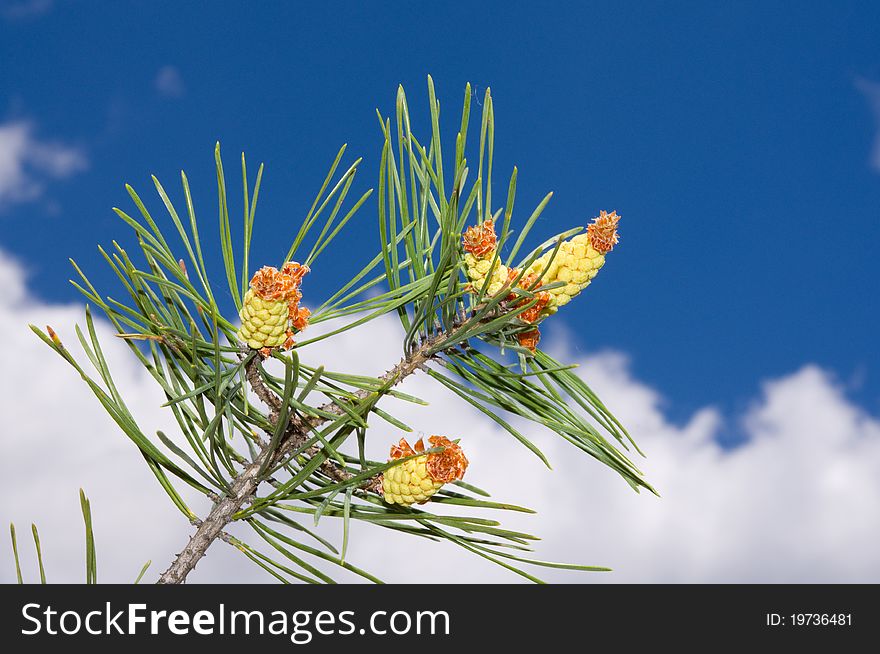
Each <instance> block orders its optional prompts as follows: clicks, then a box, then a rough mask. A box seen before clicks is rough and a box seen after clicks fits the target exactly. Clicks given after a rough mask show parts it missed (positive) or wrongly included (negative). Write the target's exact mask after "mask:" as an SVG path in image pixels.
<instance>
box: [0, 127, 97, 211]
mask: <svg viewBox="0 0 880 654" xmlns="http://www.w3.org/2000/svg"><path fill="white" fill-rule="evenodd" d="M87 166H88V161H87V159H86V156H85V154H84V153H83V152H82V150H80V149H79V148H75V147H71V146H69V145H64V144H62V143H57V142H54V141H44V140H41V139H40V138H38V137H37V136H36V134H35V128H34V125H33V124H32V123H30V122H28V121H23V120H19V121H11V122H7V123H3V124H0V209H2V208H3V207H4V206H7V205H10V204H13V203H18V202H28V201H31V200H35V199H38V198H40V197H41V196H42V195H43V193H44V191H45V187H46V182H47V181H48V180H50V179H64V178H67V177H70V176H71V175H74V174H76V173H78V172H80V171H82V170H85V169H86V167H87Z"/></svg>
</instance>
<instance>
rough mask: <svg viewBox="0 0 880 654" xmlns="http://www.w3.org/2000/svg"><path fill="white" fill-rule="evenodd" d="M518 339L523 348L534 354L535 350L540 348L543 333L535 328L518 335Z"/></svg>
mask: <svg viewBox="0 0 880 654" xmlns="http://www.w3.org/2000/svg"><path fill="white" fill-rule="evenodd" d="M516 338H517V340H518V341H519V344H520V345H521V346H523V347H524V348H526V349H527V350H529V351H530V352H534V351H535V348H537V347H538V342H539V341H540V340H541V332H540V331H538V329H537V328H535V329H531V330H529V331H527V332H520V333H519V334H517V335H516Z"/></svg>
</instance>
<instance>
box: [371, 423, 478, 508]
mask: <svg viewBox="0 0 880 654" xmlns="http://www.w3.org/2000/svg"><path fill="white" fill-rule="evenodd" d="M428 443H430V445H431V448H432V449H433V448H439V447H442V448H443V450H442V451H441V452H431V453H429V454H422V455H421V456H417V455H419V454H420V453H422V452H424V451H425V444H424V442H423V441H422V439H421V438H420V439H419V440H418V441H417V442H416V444H415V448H413V447H411V446H410V444H409V443H408V442H407V441H406V439H405V438H401V439H400V442H399V443H398V444H397V445H392V446H391V458H390V459H389V461H394V460H396V459H404V458H406V457H413V458H409V459H407V460H406V461H403V462H401V463H399V464H397V465H393V466H391V467H390V468H388V469H387V470H386V471H385V472H384V473H383V475H382V495H383V496H384V497H385V501H386V502H388V503H389V504H400V505H403V506H409V505H410V504H414V503H416V502H418V503H420V504H421V503H423V502H427V501H428V499H429V498H430V497H431V496H432V495H434V494H435V493H436V492H437V491H438V490H440V488H442V487H443V484H447V483H449V482H453V481H458V480H459V479H461V478H462V477H463V476H464V473H465V470H467V467H468V460H467V457H465V455H464V452H463V451H462V449H461V447H459V445H458V444H457V443H453V442H452V441H451V440H449V439H448V438H446V437H445V436H431V437H430V438H429V439H428Z"/></svg>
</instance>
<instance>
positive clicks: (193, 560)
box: [158, 306, 505, 584]
mask: <svg viewBox="0 0 880 654" xmlns="http://www.w3.org/2000/svg"><path fill="white" fill-rule="evenodd" d="M504 310H505V307H503V306H502V307H501V312H503V311H504ZM494 313H495V312H493V314H494ZM493 317H494V315H493ZM486 319H487V318H482V320H486ZM469 327H470V323H469V322H467V321H462V320H457V321H456V322H455V324H454V326H453V329H451V330H447V331H442V332H439V333H438V334H436V335H435V336H433V337H431V338H429V339H426V340H425V341H423V342H422V343H421V345H419V347H417V348H416V349H414V350H412V351H411V352H410V353H409V354H408V355H407V356H405V357H403V358H402V359H401V360H400V362H399V363H398V364H397V365H395V366H394V367H393V368H391V369H390V370H389V371H388V372H386V373H385V374H384V375H382V376H381V377H379V378H378V380H379V381H380V382H381V383H382V386H381V388H380V389H379V390H376V391H366V390H362V391H359V392H358V393H356V394H355V396H356V398H357V399H358V400H361V401H363V400H366V399H368V398H369V397H370V396H375V399H374V401H373V402H372V403H371V406H372V405H374V404H375V402H376V401H378V400H379V399H380V398H381V397H382V396H383V395H385V394H386V393H387V392H388V391H389V390H391V388H392V387H394V386H396V385H397V384H399V383H400V382H402V381H403V380H404V379H406V378H407V377H409V376H410V375H411V374H413V373H414V372H416V371H417V370H420V369H423V368H424V367H425V365H426V364H427V363H428V362H429V361H430V360H431V359H432V358H434V357H435V356H436V355H437V354H438V353H439V352H442V351H443V350H445V349H446V348H449V347H451V346H454V345H456V344H457V343H458V342H459V341H460V340H461V336H462V334H464V333H465V332H466V331H467V330H468V328H469ZM246 371H247V373H246V376H247V379H248V381H249V382H250V384H251V387H252V388H253V390H254V392H255V393H256V394H257V396H258V397H260V399H261V400H263V401H264V402H265V403H266V404H267V405H268V406H269V407H270V408H271V410H272V420H273V421H274V420H277V413H278V410H279V409H280V406H281V401H280V400H279V399H278V397H277V396H276V395H275V394H274V393H272V392H271V391H270V390H269V389H268V388H267V387H266V386H265V384H263V381H262V379H260V376H259V372H258V363H257V358H256V357H252V358H251V359H250V360H249V361H248V363H247V365H246ZM321 411H322V412H327V413H331V414H334V415H343V413H344V410H343V409H342V407H340V406H339V404H338V402H336V401H334V402H328V403H327V404H325V405H324V406H322V407H321ZM328 420H329V418H324V417H315V418H302V417H301V416H294V417H292V418H291V420H290V421H289V424H288V426H287V428H286V429H285V434H284V437H283V439H282V440H281V442H280V443H279V444H278V447H277V448H276V449H275V450H274V451H272V450H271V445H270V444H267V445H266V446H265V447H263V448H262V449H261V450H260V453H259V455H258V456H257V457H256V459H255V460H254V462H253V463H251V464H250V465H248V466H247V467H246V468H245V469H244V470H243V471H242V472H241V473H240V474H239V475H238V476H237V477H236V478H235V479H234V480H233V482H232V485H231V488H230V491H229V494H228V495H227V496H226V497H224V498H222V499H221V500H220V501H219V502H217V503H215V505H214V507H213V508H212V509H211V512H210V513H209V514H208V516H207V517H206V518H205V519H204V520H202V521H198V520H196V521H194V523H195V524H197V525H198V528H197V529H196V531H195V533H194V534H193V535H192V537H190V540H189V542H188V543H187V545H186V547H185V548H184V549H183V551H181V552H180V553H179V554H178V555H177V557H176V558H175V560H174V562H173V563H172V564H171V566H169V568H168V569H167V570H166V571H165V572H163V573H162V576H161V577H159V582H158V583H160V584H181V583H184V582H185V581H186V577H187V575H188V574H189V573H190V572H191V571H192V570H193V569H194V568H195V566H196V564H197V563H198V562H199V561H200V560H201V558H202V557H203V556H204V555H205V552H206V551H207V550H208V548H209V547H210V546H211V544H212V543H213V542H214V541H215V540H216V539H217V538H222V536H223V530H224V528H225V527H226V525H228V524H229V523H230V522H232V520H233V516H234V515H235V514H236V513H237V512H238V511H239V510H240V509H241V507H242V506H244V505H245V504H247V503H248V502H249V501H250V500H251V499H252V498H253V497H254V495H255V494H256V492H257V488H258V487H259V485H260V483H261V482H262V481H263V478H262V477H261V471H262V470H264V469H272V468H274V467H275V466H277V465H280V464H282V463H283V462H284V460H285V456H286V455H287V454H288V453H290V452H291V451H292V450H296V449H297V448H299V447H301V446H302V445H303V444H304V443H305V442H306V441H307V440H308V435H309V433H310V432H311V431H312V430H314V429H316V428H317V427H319V426H321V425H322V424H324V423H326V422H327V421H328ZM307 452H308V453H309V454H310V455H311V456H315V455H316V454H318V450H317V448H311V449H310V450H307ZM321 469H322V471H323V472H325V474H327V475H328V476H330V477H331V478H333V479H336V480H337V481H347V480H349V479H351V478H352V477H353V476H354V475H352V474H351V473H349V472H347V471H345V470H342V469H341V468H338V467H337V466H336V465H335V464H334V463H333V462H331V461H329V460H327V461H324V462H323V464H322V466H321ZM379 483H380V482H379V480H378V478H375V477H374V478H371V479H370V480H368V482H366V483H365V484H362V485H361V488H362V489H364V490H370V491H373V492H378V490H379Z"/></svg>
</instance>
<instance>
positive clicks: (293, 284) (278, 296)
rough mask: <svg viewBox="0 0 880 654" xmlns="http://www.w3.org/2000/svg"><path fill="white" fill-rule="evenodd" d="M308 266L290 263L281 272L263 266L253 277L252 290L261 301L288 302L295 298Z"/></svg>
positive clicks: (273, 267)
mask: <svg viewBox="0 0 880 654" xmlns="http://www.w3.org/2000/svg"><path fill="white" fill-rule="evenodd" d="M307 272H309V267H308V266H303V265H300V264H298V263H296V262H295V261H288V262H287V263H285V264H284V266H283V267H282V268H281V270H278V269H277V268H276V267H275V266H263V267H262V268H260V269H259V270H258V271H257V272H255V273H254V276H253V277H251V288H252V289H254V293H256V294H257V295H258V296H259V297H260V298H261V299H263V300H269V301H270V302H279V301H288V300H290V299H291V298H293V297H294V296H295V295H296V293H297V292H298V289H299V287H300V284H302V278H303V276H304V275H305V274H306V273H307Z"/></svg>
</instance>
